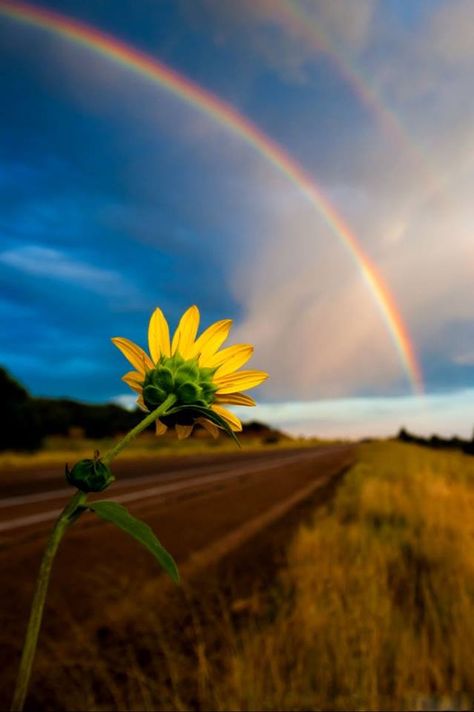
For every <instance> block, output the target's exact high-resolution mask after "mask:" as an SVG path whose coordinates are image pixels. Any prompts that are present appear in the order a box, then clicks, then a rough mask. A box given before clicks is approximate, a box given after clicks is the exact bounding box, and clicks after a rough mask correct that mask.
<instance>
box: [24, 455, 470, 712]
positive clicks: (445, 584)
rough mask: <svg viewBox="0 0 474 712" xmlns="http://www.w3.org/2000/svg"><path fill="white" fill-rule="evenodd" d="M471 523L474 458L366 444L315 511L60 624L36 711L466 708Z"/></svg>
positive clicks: (40, 670) (46, 645)
mask: <svg viewBox="0 0 474 712" xmlns="http://www.w3.org/2000/svg"><path fill="white" fill-rule="evenodd" d="M473 508H474V459H472V458H468V457H466V456H463V455H458V454H455V453H439V452H433V451H430V450H428V449H426V448H419V447H416V446H413V445H404V444H400V443H391V442H381V443H369V444H363V445H361V446H360V447H359V449H358V461H357V463H356V464H355V465H354V466H353V467H352V468H351V469H350V470H349V472H347V473H346V474H345V476H344V478H343V479H342V480H340V481H339V484H338V485H337V486H336V487H335V488H333V490H331V491H330V492H326V493H325V497H320V498H319V499H318V498H316V499H314V498H313V499H312V500H310V501H308V502H306V503H305V504H304V505H302V506H300V507H299V508H298V509H297V511H295V512H293V513H292V515H291V516H287V517H286V518H285V519H284V520H282V521H280V522H277V523H275V524H273V525H272V526H271V527H269V528H267V530H266V531H265V532H262V533H261V534H260V535H258V536H257V537H255V539H254V540H253V541H251V542H249V543H247V544H246V545H244V546H243V547H241V548H240V549H239V551H238V552H235V553H234V554H233V555H231V556H228V557H224V559H222V560H221V561H220V562H219V563H218V564H215V565H213V566H212V567H210V568H209V569H207V570H205V571H201V572H200V573H199V574H198V575H196V576H194V577H193V578H192V579H190V580H185V583H184V585H183V586H182V587H181V588H179V589H175V588H173V587H171V586H168V585H165V584H164V582H163V581H162V580H160V581H158V582H156V580H155V582H154V583H153V582H151V583H150V584H149V585H147V586H144V587H143V591H141V592H140V595H139V596H137V597H136V599H134V600H130V599H124V598H120V596H118V595H114V596H111V602H110V606H109V607H107V610H103V611H97V614H96V618H95V619H93V620H86V621H80V620H77V619H76V618H74V615H73V614H71V616H70V617H69V618H68V619H66V618H63V619H62V620H61V621H60V624H59V623H58V622H56V624H55V625H54V635H46V636H45V638H44V639H43V643H42V647H41V650H40V655H39V656H38V661H37V666H36V672H35V684H34V687H33V690H32V697H31V704H32V705H34V707H35V708H36V709H37V708H38V707H40V708H45V709H46V708H49V709H58V708H61V709H71V710H81V709H88V710H89V709H90V710H99V709H114V710H115V709H127V710H154V709H177V710H187V709H202V710H207V709H212V710H227V709H232V710H240V709H242V710H259V709H266V710H272V709H285V710H302V709H321V708H323V709H334V710H342V709H371V710H372V709H373V710H377V709H393V710H398V709H420V710H422V709H446V708H447V707H448V708H450V709H465V708H466V707H471V708H472V705H473V703H474V675H473V673H472V663H473V661H474V548H473V544H474V519H473V516H472V515H473ZM94 585H96V586H97V587H106V586H109V587H110V582H109V581H108V582H106V581H104V580H101V579H99V578H98V579H97V580H96V581H95V582H94ZM121 585H122V582H120V581H117V582H116V587H118V589H119V590H120V587H121ZM71 610H72V611H73V610H74V606H72V607H71ZM50 613H51V612H50ZM32 708H33V707H32Z"/></svg>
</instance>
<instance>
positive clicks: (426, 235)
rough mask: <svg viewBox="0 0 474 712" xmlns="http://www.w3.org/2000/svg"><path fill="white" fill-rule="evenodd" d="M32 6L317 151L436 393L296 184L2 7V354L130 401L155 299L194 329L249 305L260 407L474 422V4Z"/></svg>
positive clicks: (30, 369) (269, 411)
mask: <svg viewBox="0 0 474 712" xmlns="http://www.w3.org/2000/svg"><path fill="white" fill-rule="evenodd" d="M0 6H1V5H0ZM32 6H34V7H36V8H48V9H50V10H53V11H55V12H58V13H61V14H63V15H65V16H67V17H69V18H71V19H76V20H80V21H82V22H84V23H87V24H88V25H89V26H93V27H96V28H97V29H99V30H100V31H102V32H105V33H107V34H108V35H110V36H114V37H115V38H117V39H120V40H122V41H124V42H126V43H128V44H129V45H131V46H133V47H134V48H135V49H137V50H140V51H142V52H146V53H148V54H149V55H151V56H152V57H154V58H156V59H157V60H159V61H161V62H164V63H166V64H167V65H168V66H169V67H170V68H173V69H175V70H176V71H178V72H180V73H181V74H182V75H184V76H186V77H187V78H188V79H190V80H192V81H193V82H195V83H196V84H197V85H199V86H200V87H202V88H204V89H206V90H208V91H210V92H212V93H213V94H214V95H215V96H217V97H219V98H220V99H221V100H223V101H225V102H227V103H228V104H230V105H231V106H233V107H234V108H235V110H236V111H238V112H240V113H241V114H242V115H244V116H246V117H247V118H248V119H249V120H250V121H251V122H253V123H254V124H255V125H256V126H257V127H258V128H259V129H260V130H261V131H262V132H263V133H264V134H266V135H267V136H268V137H269V138H270V139H271V140H273V141H274V142H277V143H278V144H279V145H280V146H281V147H282V149H283V150H284V151H286V153H287V154H289V155H290V156H291V157H292V159H293V160H294V161H296V162H297V163H299V165H300V166H301V167H302V168H303V169H304V170H305V172H306V173H307V174H308V175H309V176H310V177H311V179H312V180H314V182H315V183H316V184H317V185H318V186H319V188H320V190H321V191H322V193H323V194H324V195H325V196H326V198H327V199H328V200H329V201H330V202H331V203H332V205H333V206H334V209H335V211H336V212H337V213H338V214H339V215H340V216H341V217H342V218H343V220H344V221H345V222H346V223H347V224H348V225H349V226H350V228H351V230H352V233H353V234H354V235H355V236H356V237H357V240H358V242H359V244H360V246H361V248H362V249H363V250H364V252H365V254H366V255H367V256H368V258H369V259H370V261H371V262H372V264H374V265H375V266H376V268H377V271H378V273H379V275H380V277H381V278H382V279H383V280H384V282H385V284H386V285H387V287H388V289H389V290H390V293H391V294H392V296H393V299H394V302H395V304H396V306H397V308H398V311H399V313H400V315H401V317H402V318H403V320H404V322H405V324H406V328H407V331H408V333H409V335H410V340H411V343H412V346H413V350H414V352H415V354H416V355H417V358H418V361H419V364H420V367H421V370H422V374H423V380H424V388H425V392H426V395H425V396H424V397H423V398H419V397H418V396H416V395H415V394H413V392H412V387H411V384H410V381H409V378H408V377H407V372H406V369H404V366H403V363H402V359H401V358H400V353H399V351H398V349H397V347H396V344H395V343H394V339H393V334H391V333H390V329H389V328H388V326H387V321H386V318H385V317H384V315H383V313H382V312H381V310H380V304H379V303H377V300H376V299H375V298H374V294H373V292H372V291H371V290H370V288H369V287H368V285H367V282H366V280H365V279H364V276H363V274H362V270H361V267H360V264H358V263H357V261H356V260H354V257H353V255H352V254H351V253H350V250H348V248H347V246H346V245H344V243H343V241H342V240H341V239H340V238H339V237H338V236H337V235H336V234H335V233H334V231H333V230H331V228H330V227H329V226H328V225H327V223H326V222H325V220H324V219H323V215H322V214H321V212H320V211H319V212H318V210H316V209H315V207H314V205H312V204H311V203H310V202H308V200H307V198H306V196H305V195H304V194H303V193H302V191H301V190H299V189H298V186H296V185H295V184H294V183H292V182H291V181H289V180H288V177H287V176H285V175H284V174H283V173H282V172H281V171H278V170H277V169H276V168H275V166H273V165H272V164H271V163H270V162H269V161H267V160H265V158H264V157H263V156H262V155H260V154H259V153H258V152H257V151H255V150H254V149H252V147H250V146H249V145H248V144H246V143H245V142H244V141H242V139H241V138H240V137H239V136H238V135H236V134H235V133H232V132H229V131H228V130H227V129H226V128H225V127H223V126H222V125H219V124H217V123H216V122H215V121H214V120H212V118H210V117H209V116H206V115H204V114H203V113H201V112H199V111H198V110H197V109H196V108H193V107H192V106H189V105H188V104H186V103H184V102H183V101H182V100H181V99H180V98H179V97H176V96H173V95H172V94H170V93H169V92H167V91H166V90H164V89H163V88H160V87H158V86H156V85H153V84H152V83H150V82H149V81H147V80H146V79H145V78H144V77H140V76H137V75H134V74H132V73H130V72H128V71H126V70H125V69H124V68H123V67H120V66H118V65H117V64H114V63H112V62H110V61H109V60H107V59H106V58H104V57H100V56H99V55H97V54H94V53H93V52H91V51H90V50H88V49H85V48H81V47H78V46H74V45H73V44H72V43H71V42H68V41H66V40H65V39H64V38H61V37H59V36H58V35H54V34H51V33H47V32H45V31H44V30H42V29H40V28H38V27H27V26H25V25H24V24H21V23H18V22H15V21H13V20H11V19H8V18H7V17H5V16H4V15H2V14H1V12H0V54H1V62H2V67H3V68H4V71H3V72H2V75H1V77H0V84H1V92H2V110H1V112H0V124H1V131H0V150H1V156H2V160H1V161H0V201H1V207H2V218H1V220H0V230H1V241H0V275H1V284H2V287H1V291H0V318H1V324H2V335H3V338H2V340H1V342H0V364H1V365H4V366H5V367H6V368H8V369H9V371H10V372H11V373H12V374H13V375H14V376H15V377H16V378H18V379H19V380H20V381H21V382H23V383H24V384H25V385H26V386H27V387H28V388H29V389H30V391H31V392H32V393H33V394H37V395H47V396H70V397H74V398H79V399H82V400H86V401H95V402H103V401H104V400H112V399H119V400H121V401H122V402H125V403H128V402H129V400H127V398H126V389H125V388H123V387H122V384H121V382H120V377H121V375H122V374H123V373H124V371H125V370H126V364H125V362H123V361H122V359H121V357H120V354H119V353H118V352H116V350H115V349H114V348H113V346H112V345H111V343H110V337H112V336H118V335H120V336H127V337H129V338H131V339H132V340H134V341H137V342H138V343H142V344H143V345H145V343H146V338H145V337H146V326H147V322H148V318H149V315H150V313H151V311H152V310H153V308H154V307H155V306H158V305H159V306H161V307H162V308H163V310H164V311H165V313H166V315H167V316H168V317H169V319H170V321H171V322H172V323H176V320H177V319H178V317H179V315H180V314H181V313H182V311H183V310H184V309H185V308H186V307H187V306H189V305H190V304H193V303H196V304H198V305H199V307H200V310H201V313H202V316H203V320H204V322H205V324H208V323H211V322H212V321H215V320H217V319H220V318H224V317H227V316H231V317H232V318H233V319H234V321H235V328H234V329H233V332H232V335H233V336H232V338H233V340H234V341H241V340H244V341H245V342H249V341H250V342H253V343H254V344H255V347H256V350H255V357H254V360H253V362H252V363H254V364H255V367H256V368H263V369H265V370H267V371H268V372H269V373H270V376H271V377H270V379H269V381H268V382H267V383H266V384H265V386H264V387H262V388H261V389H259V390H258V391H256V396H257V399H258V401H259V403H260V404H261V405H260V406H259V408H258V409H256V410H255V411H254V412H251V411H250V410H249V411H247V413H246V415H247V416H248V417H254V416H256V417H261V418H264V419H266V420H268V421H269V422H273V423H274V424H275V425H278V426H281V427H286V428H287V429H289V430H291V431H292V432H301V433H305V434H310V433H315V434H320V435H328V436H333V435H335V434H337V435H344V436H350V435H354V436H360V435H370V434H389V433H390V432H395V431H396V430H397V429H398V428H399V427H401V426H402V425H405V426H407V427H408V426H411V427H413V429H414V430H417V431H418V432H424V433H429V432H432V431H435V430H436V431H437V432H439V433H446V434H453V433H460V434H464V435H466V434H470V433H471V430H472V424H473V421H474V408H473V407H472V405H471V404H472V398H471V397H470V396H471V395H472V393H471V391H470V389H471V388H472V386H473V382H474V299H473V296H472V284H473V280H474V240H473V236H472V225H473V223H474V220H473V218H474V202H473V201H472V195H473V188H474V185H473V183H474V120H473V119H474V94H473V92H472V77H473V71H474V45H473V43H472V36H473V33H474V14H473V12H472V3H471V2H470V0H450V2H444V1H442V0H436V2H432V0H414V2H410V3H399V2H396V0H359V2H357V3H342V2H341V3H332V2H328V1H320V0H242V1H241V2H238V3H236V2H233V0H178V1H177V2H175V3H167V2H161V1H160V2H153V3H152V2H148V0H141V1H140V2H139V3H137V2H136V1H135V0H105V2H102V3H95V2H93V0H82V1H81V2H77V0H56V1H55V2H49V3H48V4H47V5H45V4H39V3H32ZM242 415H244V414H243V413H242Z"/></svg>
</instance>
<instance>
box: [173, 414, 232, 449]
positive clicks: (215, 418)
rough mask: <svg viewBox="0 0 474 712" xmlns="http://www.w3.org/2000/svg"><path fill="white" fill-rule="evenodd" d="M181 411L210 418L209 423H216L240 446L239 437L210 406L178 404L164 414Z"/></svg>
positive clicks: (198, 416)
mask: <svg viewBox="0 0 474 712" xmlns="http://www.w3.org/2000/svg"><path fill="white" fill-rule="evenodd" d="M183 411H187V412H188V413H190V414H191V415H193V416H194V417H195V418H207V420H210V421H211V423H214V425H217V426H218V427H219V428H222V430H224V431H225V432H226V433H227V435H229V436H230V437H231V438H232V439H233V440H235V442H236V443H237V445H238V446H239V447H240V442H239V439H238V437H237V436H236V434H235V433H234V431H233V430H232V428H231V427H230V425H229V423H228V422H227V420H225V419H224V418H222V417H221V416H220V415H218V413H216V412H215V411H214V410H212V409H211V408H205V407H204V406H202V405H179V406H177V407H176V408H172V409H171V410H169V411H168V412H167V413H166V415H173V414H174V413H180V412H183Z"/></svg>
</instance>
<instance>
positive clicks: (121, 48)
mask: <svg viewBox="0 0 474 712" xmlns="http://www.w3.org/2000/svg"><path fill="white" fill-rule="evenodd" d="M0 14H2V15H4V16H6V17H8V18H10V19H12V20H15V21H17V22H20V23H22V24H25V25H31V26H33V27H36V28H39V29H43V30H46V31H47V32H50V33H53V34H55V35H58V36H60V37H62V38H64V39H66V40H68V41H70V42H72V43H73V44H75V45H79V46H81V47H84V48H86V49H88V50H90V51H92V52H94V53H95V54H97V55H100V56H102V57H104V58H105V59H107V60H108V61H110V62H113V63H114V64H116V65H119V66H121V67H122V68H123V69H125V70H127V71H128V72H133V73H135V74H138V75H140V76H141V77H143V78H146V79H148V80H149V81H151V82H153V83H154V84H156V85H157V86H159V87H161V88H163V89H165V90H167V91H169V92H171V93H172V94H173V95H175V96H177V97H179V98H180V99H182V100H183V101H184V102H186V103H187V104H189V105H190V106H193V107H194V108H196V109H197V110H198V111H200V112H201V113H203V114H206V115H207V116H208V117H209V118H211V119H212V120H213V121H215V122H217V123H218V124H220V125H221V126H223V127H225V128H226V129H227V130H229V131H230V132H232V133H233V134H234V135H236V136H239V137H240V138H241V139H242V140H243V141H244V142H245V143H247V144H248V145H249V146H251V147H252V148H254V149H255V150H256V151H257V153H258V154H259V155H260V156H262V157H263V158H265V159H266V160H267V161H268V162H269V163H271V164H272V165H273V166H274V167H275V168H277V169H278V170H279V171H280V172H281V173H283V174H284V175H285V176H286V177H287V178H288V180H289V181H290V182H291V183H292V184H293V185H295V186H296V187H297V188H298V189H299V190H300V191H301V193H302V194H303V195H305V196H306V198H307V199H308V200H309V202H310V203H311V204H312V205H313V206H314V207H315V208H316V210H317V211H318V212H319V214H320V216H321V217H322V219H323V220H324V222H325V223H326V224H327V225H328V227H329V228H330V229H331V230H332V232H333V233H334V234H335V235H336V236H337V237H338V238H339V239H340V240H341V242H342V243H343V244H344V245H345V246H346V247H347V249H348V250H349V253H350V254H351V255H352V257H353V259H354V261H355V262H356V264H357V266H358V267H359V270H360V272H361V274H362V276H363V278H364V280H365V282H366V283H367V286H368V287H369V289H370V290H371V292H372V295H373V297H374V299H375V302H376V304H377V306H378V308H379V311H380V313H381V315H382V317H383V319H384V322H385V325H386V327H387V330H388V333H389V335H390V337H391V339H392V341H393V343H394V346H395V348H396V350H397V352H398V354H399V357H400V360H401V363H402V365H403V367H404V370H405V372H406V374H407V376H408V379H409V381H410V383H411V386H412V388H413V391H414V392H415V393H421V392H422V391H423V380H422V374H421V369H420V366H419V365H418V362H417V359H416V356H415V351H414V348H413V345H412V343H411V340H410V337H409V334H408V330H407V328H406V326H405V324H404V321H403V319H402V316H401V314H400V312H399V310H398V308H397V305H396V303H395V301H394V299H393V297H392V295H391V294H390V292H389V290H388V288H387V286H386V285H385V284H384V282H383V279H382V277H381V276H380V275H379V274H378V271H377V268H376V266H375V265H374V264H373V262H372V261H371V259H370V258H369V257H368V255H366V254H365V252H364V250H363V249H362V247H361V245H360V244H359V242H358V240H357V237H356V236H355V235H354V233H353V232H352V231H351V229H350V228H349V226H348V225H347V223H346V222H345V221H344V219H343V218H342V217H341V216H340V215H339V214H338V213H337V211H336V209H335V207H334V206H333V205H332V204H331V202H330V201H329V200H328V198H327V197H326V196H325V195H324V193H323V192H322V190H321V188H320V187H319V186H318V184H317V183H316V182H315V181H314V179H313V178H312V177H311V176H310V174H309V173H308V172H307V171H305V169H304V168H302V167H301V166H300V165H299V164H298V163H297V162H296V161H295V160H294V159H293V158H292V157H291V156H290V155H289V154H288V153H287V152H286V151H285V150H284V149H283V148H282V147H281V146H280V145H279V144H278V143H277V142H276V141H274V140H273V139H271V138H269V137H268V136H267V135H266V134H264V133H263V132H262V131H261V130H260V129H259V128H258V127H257V126H256V125H255V124H253V123H252V122H251V121H250V120H249V119H248V118H247V117H245V116H243V115H242V114H240V113H239V112H238V111H236V110H235V109H234V108H233V107H232V106H230V105H229V104H227V103H226V102H224V101H222V100H221V99H219V98H218V97H216V96H214V95H213V94H212V93H211V92H209V91H207V90H206V89H203V88H202V87H201V86H199V85H198V84H195V83H194V82H192V81H191V80H189V79H187V78H186V77H185V76H183V75H182V74H180V73H178V72H176V71H175V70H173V69H171V68H170V67H168V66H166V65H165V64H163V63H162V62H160V61H158V60H156V59H154V58H153V57H151V56H149V55H147V54H145V53H144V52H141V51H139V50H136V49H135V48H133V47H131V46H130V45H127V44H126V43H124V42H122V41H120V40H117V39H116V38H115V37H111V36H109V35H107V34H105V33H103V32H101V31H99V30H97V29H96V28H94V27H90V26H89V25H86V24H85V23H83V22H79V21H77V20H72V19H70V18H69V17H65V16H63V15H60V14H58V13H56V12H53V11H51V10H49V9H46V8H39V7H36V6H32V5H29V4H27V3H24V2H10V1H9V0H0Z"/></svg>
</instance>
